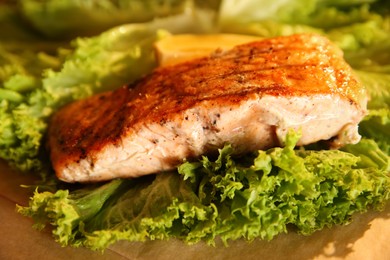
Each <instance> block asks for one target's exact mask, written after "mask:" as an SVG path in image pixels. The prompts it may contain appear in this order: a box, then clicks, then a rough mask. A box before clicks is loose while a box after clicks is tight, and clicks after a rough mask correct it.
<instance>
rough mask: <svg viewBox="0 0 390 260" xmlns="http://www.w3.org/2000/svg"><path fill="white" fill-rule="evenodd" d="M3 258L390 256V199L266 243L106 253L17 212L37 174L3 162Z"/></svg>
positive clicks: (134, 246)
mask: <svg viewBox="0 0 390 260" xmlns="http://www.w3.org/2000/svg"><path fill="white" fill-rule="evenodd" d="M0 180H1V181H0V259H7V260H8V259H59V260H61V259H67V260H69V259H84V260H85V259H97V260H99V259H353V260H355V259H358V260H359V259H364V260H366V259H375V260H382V259H384V260H387V259H388V260H390V240H389V238H390V204H389V203H388V206H387V208H386V209H385V211H383V212H374V211H369V212H368V213H365V214H357V215H355V217H354V221H353V222H352V224H350V225H347V226H341V227H340V226H337V227H333V228H330V229H325V230H322V231H320V232H316V233H315V234H313V235H311V236H308V237H306V236H302V235H298V234H296V233H289V234H283V235H280V236H278V237H277V238H276V239H274V240H272V241H270V242H267V241H260V240H256V241H254V242H252V243H248V242H245V241H236V242H232V243H231V244H230V246H229V247H224V246H223V245H221V244H218V245H217V246H216V247H209V246H206V245H204V244H197V245H194V246H187V245H184V244H183V243H181V242H180V241H176V240H171V241H150V242H144V243H128V242H120V243H117V244H115V245H114V246H112V247H111V248H109V249H107V250H106V251H105V252H104V253H100V252H93V251H90V250H87V249H85V248H70V247H61V246H60V245H58V244H57V243H56V242H55V241H54V240H53V238H52V237H51V234H50V232H49V231H43V232H39V231H36V230H34V229H33V228H32V221H31V219H29V218H25V217H23V216H21V215H19V214H18V213H16V211H15V204H21V205H27V203H28V198H29V196H30V191H29V190H27V189H25V188H21V187H20V184H31V183H33V181H34V178H33V177H32V176H29V175H26V174H20V173H17V172H13V171H12V170H11V169H10V168H9V167H7V166H6V164H5V163H4V162H2V161H0Z"/></svg>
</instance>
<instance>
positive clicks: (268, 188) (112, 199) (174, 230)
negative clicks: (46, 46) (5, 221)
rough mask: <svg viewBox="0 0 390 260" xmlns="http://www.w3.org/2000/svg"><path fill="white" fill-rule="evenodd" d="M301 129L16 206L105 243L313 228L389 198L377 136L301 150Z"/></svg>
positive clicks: (65, 239)
mask: <svg viewBox="0 0 390 260" xmlns="http://www.w3.org/2000/svg"><path fill="white" fill-rule="evenodd" d="M299 137H300V136H299V135H297V134H293V133H290V134H289V135H288V136H287V139H286V147H284V148H273V149H270V150H267V151H258V152H257V153H256V154H253V155H250V156H248V157H246V158H245V159H243V158H235V157H234V155H233V154H234V150H233V149H232V147H231V146H229V145H226V146H225V147H224V148H223V149H221V150H220V151H219V156H218V158H216V159H214V160H213V159H211V158H209V157H203V158H202V159H200V160H199V161H194V162H185V163H183V164H182V165H181V166H180V167H179V168H178V172H169V173H160V174H157V175H156V176H148V177H143V178H139V179H135V180H113V181H111V182H109V183H107V184H104V185H101V186H100V187H87V188H82V189H79V190H75V191H72V192H69V191H67V190H58V191H56V192H55V193H51V192H43V193H38V192H36V193H35V195H34V197H32V198H31V201H30V204H29V206H27V207H20V206H19V207H18V211H19V212H20V213H22V214H23V215H25V216H30V217H32V218H33V219H35V221H36V223H37V226H38V227H39V228H43V227H44V226H45V225H46V224H47V223H50V224H51V225H52V226H53V235H54V237H55V238H56V239H57V241H58V242H60V243H61V244H62V245H73V246H81V245H82V246H86V247H88V248H92V249H98V250H102V249H105V248H107V247H108V246H109V245H111V244H112V243H114V242H116V241H119V240H128V241H144V240H146V239H151V240H154V239H169V238H177V239H181V240H183V241H185V242H187V243H190V244H192V243H196V242H199V241H206V242H208V243H210V244H213V243H214V242H215V240H216V239H217V238H220V239H222V240H223V241H225V243H228V241H229V240H234V239H238V238H245V239H248V240H253V239H256V238H262V239H272V238H273V237H275V236H276V235H278V234H279V233H284V232H287V231H288V230H289V229H288V226H289V225H294V226H295V227H296V228H297V230H298V232H300V233H302V234H305V235H308V234H311V233H313V232H314V231H316V230H319V229H322V228H323V227H325V226H330V225H333V224H345V223H349V222H350V219H351V216H352V214H354V213H356V212H364V211H366V210H367V209H368V207H374V208H377V209H381V208H383V206H384V204H385V203H386V201H387V200H388V199H389V198H390V176H389V174H388V170H389V167H390V161H389V160H388V156H386V155H385V154H384V153H383V152H382V151H381V150H380V149H378V148H377V147H376V146H375V145H376V144H375V143H374V142H363V143H359V144H358V145H355V146H350V147H348V148H346V149H347V150H348V152H344V151H338V150H332V151H331V150H322V151H314V150H304V149H298V150H294V146H295V143H296V142H297V140H298V139H299ZM373 148H376V149H373ZM362 153H364V155H365V157H364V158H363V159H362V157H361V156H360V155H361V154H362ZM354 154H358V155H359V156H356V155H354ZM386 158H387V160H386Z"/></svg>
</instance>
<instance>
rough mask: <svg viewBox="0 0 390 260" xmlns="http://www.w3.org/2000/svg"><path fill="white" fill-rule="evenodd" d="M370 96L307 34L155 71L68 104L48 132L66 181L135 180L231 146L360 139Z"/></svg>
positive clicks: (338, 58) (333, 52)
mask: <svg viewBox="0 0 390 260" xmlns="http://www.w3.org/2000/svg"><path fill="white" fill-rule="evenodd" d="M366 102H367V99H366V95H365V92H364V89H363V88H362V86H361V84H360V83H359V81H358V80H357V78H356V77H355V76H354V74H353V72H352V70H351V68H350V67H349V66H348V64H347V63H346V62H345V61H344V60H343V54H342V52H341V51H340V49H338V48H337V47H336V46H335V45H334V44H332V43H331V42H330V41H328V40H327V39H326V38H324V37H322V36H318V35H312V34H300V35H292V36H286V37H277V38H270V39H265V40H262V41H258V42H253V43H248V44H243V45H239V46H236V47H234V48H233V49H231V50H229V51H225V52H218V51H216V52H215V53H213V54H212V55H211V56H210V57H204V58H198V59H194V60H191V61H188V62H184V63H180V64H176V65H172V66H167V67H161V68H157V69H156V70H155V71H153V72H152V73H151V74H149V75H147V76H145V77H143V78H142V79H140V80H139V81H137V82H135V83H133V84H130V85H128V86H124V87H121V88H119V89H117V90H114V91H111V92H106V93H102V94H98V95H95V96H92V97H90V98H87V99H85V100H79V101H76V102H73V103H71V104H69V105H66V106H65V107H63V108H62V109H61V110H60V111H59V112H57V113H56V114H55V115H54V116H53V118H52V120H51V124H50V126H49V133H48V146H49V150H50V156H51V160H52V164H53V168H54V170H55V172H56V174H57V176H58V177H59V178H60V179H61V180H63V181H66V182H91V181H103V180H109V179H112V178H119V177H137V176H141V175H146V174H151V173H157V172H161V171H166V170H170V169H172V168H174V167H175V166H177V165H178V164H180V163H181V162H182V161H183V159H184V158H190V157H196V156H199V155H201V154H205V153H208V152H212V151H215V150H216V149H218V148H221V147H222V146H223V145H224V144H225V143H231V144H232V145H233V146H234V147H235V148H236V149H237V151H238V152H246V151H253V150H256V149H265V148H269V147H273V146H279V145H283V140H284V138H285V135H286V133H287V131H288V130H289V129H290V128H292V129H296V130H300V131H301V133H302V138H301V139H300V140H299V143H298V145H305V144H309V143H313V142H317V141H319V140H328V139H332V140H333V143H334V144H335V145H336V146H338V145H343V144H345V143H355V142H357V141H359V138H360V136H359V135H358V132H357V124H358V123H359V121H360V120H361V119H362V117H363V116H364V115H365V113H366Z"/></svg>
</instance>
